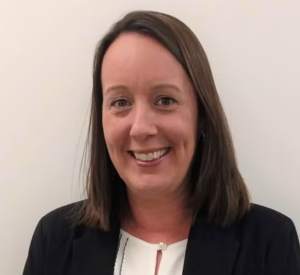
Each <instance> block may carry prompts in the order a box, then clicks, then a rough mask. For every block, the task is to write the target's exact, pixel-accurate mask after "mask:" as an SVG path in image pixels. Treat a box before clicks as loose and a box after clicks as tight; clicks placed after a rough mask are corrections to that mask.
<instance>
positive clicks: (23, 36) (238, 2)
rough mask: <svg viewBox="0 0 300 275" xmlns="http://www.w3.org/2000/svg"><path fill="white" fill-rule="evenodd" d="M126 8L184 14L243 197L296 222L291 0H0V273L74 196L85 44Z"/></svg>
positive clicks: (296, 10)
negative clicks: (227, 129)
mask: <svg viewBox="0 0 300 275" xmlns="http://www.w3.org/2000/svg"><path fill="white" fill-rule="evenodd" d="M132 9H153V10H158V11H163V12H167V13H170V14H172V15H175V16H177V17H179V18H180V19H181V20H183V21H184V22H186V23H187V24H188V25H189V26H190V27H191V28H192V30H194V31H195V33H196V34H197V35H198V37H199V38H200V40H201V42H202V44H203V46H204V48H205V49H206V52H207V54H208V56H209V59H210V62H211V65H212V69H213V72H214V75H215V80H216V83H217V87H218V89H219V93H220V95H221V98H222V101H223V103H224V107H225V109H226V112H227V115H228V119H229V122H230V125H231V128H232V132H233V137H234V141H235V145H236V150H237V155H238V160H239V164H240V168H241V171H242V173H243V175H244V177H245V179H246V181H247V183H248V186H249V188H250V191H251V193H252V197H253V200H254V201H255V202H257V203H261V204H264V205H267V206H269V207H272V208H275V209H277V210H279V211H281V212H283V213H285V214H286V215H288V216H290V217H291V218H292V219H293V220H294V221H295V223H296V226H297V228H298V232H300V214H299V211H300V186H299V185H300V173H299V172H300V160H299V156H300V144H299V141H300V27H299V26H300V2H299V0H226V1H224V0H200V1H199V0H195V1H192V0H185V1H183V0H181V1H174V0H170V1H159V0H155V1H154V0H147V1H138V0H130V1H129V0H126V1H125V0H124V1H116V0H105V1H104V0H102V1H101V0H98V1H96V0H94V1H92V0H76V1H75V0H73V1H70V0H69V1H66V0H65V1H58V0H52V1H40V0H31V1H30V0H29V1H22V0H19V1H18V0H0V274H1V275H14V274H21V272H22V269H23V265H24V262H25V258H26V256H27V250H28V245H29V242H30V239H31V236H32V233H33V230H34V228H35V225H36V223H37V222H38V220H39V218H40V217H41V216H42V215H44V214H45V213H47V212H48V211H50V210H52V209H54V208H56V207H59V206H61V205H63V204H67V203H69V202H72V201H76V200H77V199H78V198H79V197H80V193H81V191H82V180H81V181H80V180H79V163H80V159H81V156H82V150H83V144H84V140H85V136H86V129H87V120H88V113H89V103H90V95H91V86H92V78H91V74H92V59H93V52H94V49H95V45H96V43H97V41H98V40H99V38H100V37H101V36H102V35H103V34H104V33H105V31H106V30H107V29H108V28H109V26H110V25H111V24H112V23H113V22H114V21H116V20H117V19H119V18H120V16H121V15H123V14H124V13H125V12H127V11H130V10H132Z"/></svg>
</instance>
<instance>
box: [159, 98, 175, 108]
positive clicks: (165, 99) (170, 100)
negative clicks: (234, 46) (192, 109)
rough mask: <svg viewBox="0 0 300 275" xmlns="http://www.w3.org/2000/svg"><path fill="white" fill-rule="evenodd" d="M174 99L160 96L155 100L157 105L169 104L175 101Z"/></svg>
mask: <svg viewBox="0 0 300 275" xmlns="http://www.w3.org/2000/svg"><path fill="white" fill-rule="evenodd" d="M175 102H176V101H175V100H174V99H172V98H170V97H162V98H160V99H159V100H158V101H157V104H158V105H162V106H170V105H171V104H173V103H175Z"/></svg>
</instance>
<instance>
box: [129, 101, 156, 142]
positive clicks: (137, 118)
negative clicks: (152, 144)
mask: <svg viewBox="0 0 300 275" xmlns="http://www.w3.org/2000/svg"><path fill="white" fill-rule="evenodd" d="M155 135H157V127H156V121H155V115H154V113H153V112H152V111H151V110H150V109H149V108H147V107H145V106H144V107H143V106H140V107H136V108H135V111H134V112H133V118H132V125H131V129H130V136H131V137H133V138H135V139H136V140H139V141H144V140H146V139H147V138H148V137H150V136H155Z"/></svg>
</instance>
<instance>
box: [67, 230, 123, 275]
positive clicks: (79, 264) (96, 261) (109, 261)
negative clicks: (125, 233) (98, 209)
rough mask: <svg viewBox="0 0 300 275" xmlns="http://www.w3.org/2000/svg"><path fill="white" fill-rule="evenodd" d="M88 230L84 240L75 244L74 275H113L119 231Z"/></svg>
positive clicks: (76, 241) (79, 240)
mask: <svg viewBox="0 0 300 275" xmlns="http://www.w3.org/2000/svg"><path fill="white" fill-rule="evenodd" d="M88 230H89V232H88V233H87V234H85V236H84V237H83V238H81V239H78V240H75V241H74V242H73V273H72V274H74V275H83V274H84V275H99V274H101V275H102V274H103V275H113V273H114V263H115V259H116V254H117V249H118V240H119V238H118V235H119V230H115V231H113V232H103V231H101V230H97V229H88Z"/></svg>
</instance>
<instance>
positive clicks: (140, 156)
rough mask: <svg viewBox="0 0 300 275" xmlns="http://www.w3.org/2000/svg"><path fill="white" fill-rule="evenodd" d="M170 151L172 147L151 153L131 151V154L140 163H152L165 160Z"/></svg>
mask: <svg viewBox="0 0 300 275" xmlns="http://www.w3.org/2000/svg"><path fill="white" fill-rule="evenodd" d="M170 149H171V148H170V147H166V148H164V149H161V150H157V151H153V152H149V153H137V152H134V151H130V154H131V155H132V156H133V157H134V158H135V159H137V160H139V161H143V162H150V161H154V160H158V159H161V158H163V157H164V156H165V155H166V154H168V152H169V151H170Z"/></svg>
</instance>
